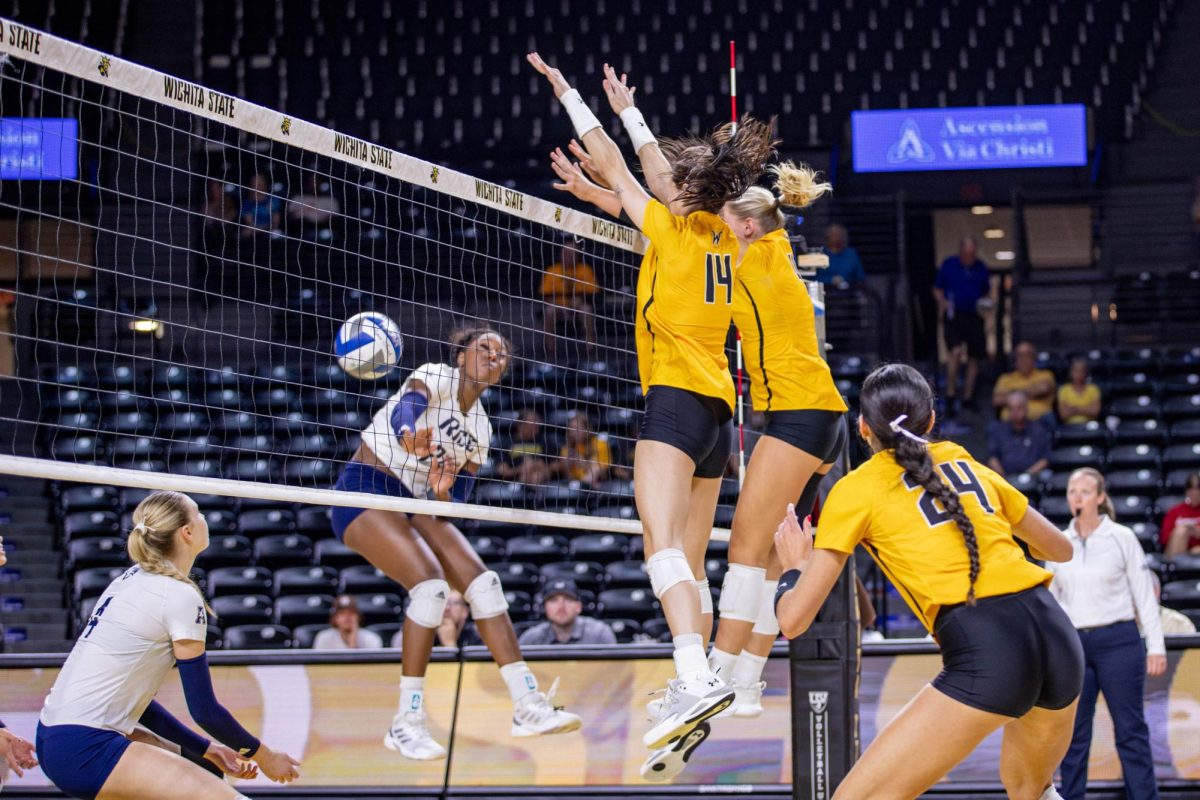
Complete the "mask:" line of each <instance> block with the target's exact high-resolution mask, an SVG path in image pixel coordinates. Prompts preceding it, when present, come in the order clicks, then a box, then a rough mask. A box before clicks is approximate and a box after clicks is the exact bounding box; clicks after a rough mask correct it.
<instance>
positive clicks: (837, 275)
mask: <svg viewBox="0 0 1200 800" xmlns="http://www.w3.org/2000/svg"><path fill="white" fill-rule="evenodd" d="M823 252H824V253H825V255H827V256H829V266H828V267H827V268H826V269H819V270H817V280H819V281H820V282H821V283H828V284H831V285H833V286H834V287H835V288H837V289H847V288H849V287H851V286H853V285H854V284H856V283H863V282H865V281H866V280H867V273H866V272H865V271H864V270H863V265H862V260H860V259H859V257H858V251H857V250H855V249H854V248H853V247H851V246H850V238H849V236H848V235H847V234H846V229H845V228H844V227H843V226H841V225H838V224H837V223H836V222H835V223H834V224H832V225H830V226H829V227H828V228H826V229H825V247H824V250H823Z"/></svg>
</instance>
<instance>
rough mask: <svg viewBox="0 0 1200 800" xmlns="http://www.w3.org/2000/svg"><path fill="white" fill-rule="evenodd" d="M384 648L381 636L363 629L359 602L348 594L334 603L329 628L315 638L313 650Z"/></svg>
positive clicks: (339, 597) (341, 596) (340, 596)
mask: <svg viewBox="0 0 1200 800" xmlns="http://www.w3.org/2000/svg"><path fill="white" fill-rule="evenodd" d="M378 647H383V640H382V639H380V638H379V634H377V633H375V632H374V631H369V630H367V629H366V628H364V627H362V612H361V611H359V610H358V602H357V601H356V600H355V599H354V598H353V597H351V596H350V595H348V594H343V595H339V596H338V598H337V599H336V600H334V602H333V611H332V612H331V613H330V615H329V627H328V628H326V629H325V630H323V631H321V632H320V633H318V634H317V635H316V637H314V638H313V643H312V649H313V650H370V649H374V648H378Z"/></svg>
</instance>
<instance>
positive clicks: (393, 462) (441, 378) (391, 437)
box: [362, 364, 492, 497]
mask: <svg viewBox="0 0 1200 800" xmlns="http://www.w3.org/2000/svg"><path fill="white" fill-rule="evenodd" d="M414 380H417V381H420V382H421V383H423V384H424V385H425V387H426V388H427V389H428V390H429V406H428V407H427V408H426V409H425V412H424V413H423V414H421V416H420V417H419V418H418V419H417V430H421V429H423V428H431V429H432V430H433V441H432V450H433V455H430V456H426V457H424V458H418V457H417V456H416V455H414V454H412V453H409V452H408V451H407V450H405V449H404V445H402V444H401V443H400V439H399V431H397V430H396V429H394V428H393V427H392V415H393V414H394V413H395V411H396V407H397V406H398V405H400V398H401V397H402V396H403V395H404V394H405V393H406V392H408V391H410V388H409V387H410V386H411V384H412V382H413V381H414ZM459 380H460V379H459V374H458V369H457V368H455V367H452V366H450V365H449V364H425V365H423V366H421V367H418V368H417V369H416V370H414V371H413V374H412V375H410V376H409V378H408V380H407V381H405V382H404V385H403V386H401V387H400V391H398V392H396V393H395V394H394V395H392V396H391V397H390V398H388V401H387V402H386V403H385V404H384V406H383V408H381V409H379V411H377V412H376V413H375V416H374V417H373V418H372V419H371V424H370V425H368V426H367V429H366V430H364V431H363V433H362V440H363V444H365V445H366V446H367V447H368V448H369V449H370V450H371V452H372V453H374V454H375V457H376V458H378V459H379V462H380V463H381V464H383V465H385V466H386V467H387V468H388V470H390V471H391V472H392V473H393V474H394V475H395V476H396V477H397V478H399V479H400V482H401V483H403V484H404V486H405V488H407V489H408V490H409V491H410V492H412V494H413V496H414V497H425V496H426V495H427V494H428V493H429V467H430V462H431V461H432V458H433V456H442V455H449V456H450V457H451V458H453V459H454V463H456V464H458V466H459V468H460V469H461V468H462V467H463V466H465V465H466V464H467V463H474V464H477V465H479V466H483V464H484V463H485V462H486V461H487V457H488V446H489V445H490V443H491V441H492V423H491V421H490V420H488V415H487V412H485V411H484V410H483V403H481V402H480V401H478V400H476V401H475V405H473V406H472V407H471V408H470V409H469V410H468V411H463V410H462V409H461V408H460V407H459V404H458V386H459Z"/></svg>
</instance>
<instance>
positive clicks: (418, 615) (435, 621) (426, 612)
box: [404, 578, 450, 628]
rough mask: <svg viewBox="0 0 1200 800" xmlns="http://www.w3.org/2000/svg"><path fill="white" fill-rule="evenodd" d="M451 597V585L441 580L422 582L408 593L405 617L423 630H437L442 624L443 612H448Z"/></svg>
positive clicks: (434, 579) (433, 579)
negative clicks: (447, 599) (448, 599)
mask: <svg viewBox="0 0 1200 800" xmlns="http://www.w3.org/2000/svg"><path fill="white" fill-rule="evenodd" d="M449 596H450V584H448V583H446V582H445V581H444V580H442V579H441V578H431V579H429V580H427V581H421V582H420V583H418V584H417V585H416V586H414V587H413V588H412V591H411V592H409V593H408V608H407V609H406V610H405V612H404V615H405V616H406V617H408V618H409V619H411V620H412V621H413V622H415V623H417V624H418V625H420V626H421V627H422V628H436V627H437V626H438V625H441V624H442V612H444V611H445V610H446V598H448V597H449Z"/></svg>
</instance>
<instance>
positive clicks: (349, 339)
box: [333, 311, 404, 381]
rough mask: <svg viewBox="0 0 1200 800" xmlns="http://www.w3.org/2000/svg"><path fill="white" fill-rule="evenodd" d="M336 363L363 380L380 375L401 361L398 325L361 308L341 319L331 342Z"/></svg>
mask: <svg viewBox="0 0 1200 800" xmlns="http://www.w3.org/2000/svg"><path fill="white" fill-rule="evenodd" d="M333 350H334V353H335V354H336V355H337V360H338V366H340V367H341V368H342V369H343V370H345V371H346V374H347V375H350V376H351V377H354V378H358V379H359V380H363V381H373V380H375V379H377V378H382V377H383V376H385V375H387V374H388V373H389V372H391V371H392V368H393V367H395V366H396V365H397V364H399V363H400V356H401V355H402V354H403V353H404V340H403V339H402V338H401V337H400V326H399V325H397V324H396V323H395V322H393V321H392V320H391V318H389V317H387V316H386V315H384V314H380V313H377V312H375V311H364V312H363V313H361V314H355V315H354V316H353V317H351V318H350V319H348V320H346V321H345V322H343V323H342V327H341V328H339V329H338V335H337V341H335V342H334V345H333Z"/></svg>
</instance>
